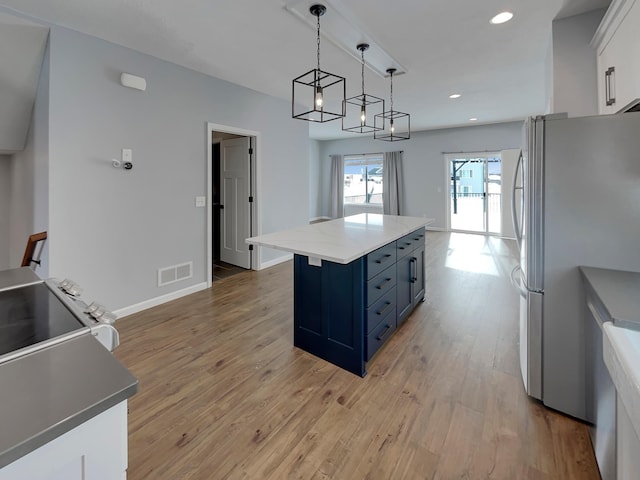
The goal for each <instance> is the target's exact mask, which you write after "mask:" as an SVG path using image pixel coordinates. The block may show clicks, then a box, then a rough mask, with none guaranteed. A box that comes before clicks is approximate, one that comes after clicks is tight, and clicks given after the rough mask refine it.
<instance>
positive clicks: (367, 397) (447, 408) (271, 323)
mask: <svg viewBox="0 0 640 480" xmlns="http://www.w3.org/2000/svg"><path fill="white" fill-rule="evenodd" d="M513 265H515V260H514V254H513V247H512V246H511V245H510V244H509V243H506V242H504V241H502V240H499V239H492V238H486V237H483V236H477V235H465V234H448V233H437V232H429V233H428V234H427V301H426V302H425V303H424V304H422V305H420V306H419V307H418V308H417V310H416V311H415V312H414V313H413V315H412V316H411V317H410V319H409V320H408V321H407V322H406V323H405V324H404V325H403V326H402V328H400V329H399V330H398V331H397V332H396V333H395V334H394V336H393V337H392V338H391V340H390V341H389V342H388V343H387V345H385V346H384V347H383V348H382V349H381V351H380V352H379V353H378V354H377V355H376V357H374V359H373V360H372V361H371V362H369V364H368V372H369V373H368V375H367V376H366V377H365V378H359V377H357V376H354V375H352V374H350V373H347V372H345V371H343V370H341V369H339V368H337V367H334V366H333V365H331V364H328V363H326V362H324V361H323V360H320V359H317V358H315V357H313V356H312V355H310V354H307V353H306V352H302V351H300V350H298V349H295V348H294V347H293V346H292V338H293V329H292V325H293V318H292V316H293V305H292V297H293V282H292V276H293V272H292V270H293V266H292V263H291V262H287V263H285V264H281V265H278V266H276V267H272V268H269V269H267V270H264V271H261V272H251V271H248V272H245V273H241V274H238V275H235V276H233V277H230V278H227V279H223V280H220V281H218V282H216V283H215V285H214V287H213V289H210V290H206V291H202V292H199V293H196V294H193V295H190V296H188V297H185V298H182V299H179V300H176V301H174V302H171V303H168V304H165V305H162V306H159V307H156V308H154V309H150V310H147V311H145V312H142V313H139V314H136V315H132V316H129V317H127V318H126V319H123V320H121V321H119V322H118V324H117V328H118V330H119V331H120V333H121V346H120V347H119V348H118V350H117V351H116V354H117V357H118V358H120V360H121V361H122V362H123V363H124V364H125V365H126V366H127V367H128V368H129V369H130V370H131V371H132V372H133V373H134V374H135V375H136V376H137V377H138V378H139V380H140V391H139V393H138V394H137V395H136V396H134V397H133V398H132V399H131V400H130V404H129V407H130V415H129V476H128V478H129V480H140V479H172V480H173V479H207V480H211V479H213V480H218V479H227V478H229V479H240V478H242V479H260V480H261V479H289V478H296V479H298V478H299V479H340V480H357V479H432V478H435V479H458V478H464V479H509V480H512V479H562V480H574V479H575V480H583V479H584V480H588V479H597V478H599V476H598V473H597V467H596V464H595V460H594V457H593V454H592V451H591V445H590V441H589V435H588V433H587V428H586V427H585V426H584V425H583V424H581V423H579V422H576V421H575V420H572V419H570V418H567V417H565V416H563V415H561V414H559V413H556V412H553V411H550V410H548V409H546V408H544V407H543V406H541V405H540V404H539V403H538V402H536V401H532V400H530V399H529V398H527V396H526V395H525V392H524V390H523V387H522V381H521V379H520V376H519V367H518V355H517V343H516V342H517V337H518V335H517V315H518V297H517V294H516V292H515V290H514V289H513V288H512V287H511V285H510V284H509V280H508V274H509V272H510V270H511V268H512V266H513Z"/></svg>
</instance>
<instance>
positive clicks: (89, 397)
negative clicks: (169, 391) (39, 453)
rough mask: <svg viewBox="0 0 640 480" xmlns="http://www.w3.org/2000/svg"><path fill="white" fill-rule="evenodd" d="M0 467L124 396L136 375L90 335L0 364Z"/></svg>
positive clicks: (129, 392) (133, 389)
mask: <svg viewBox="0 0 640 480" xmlns="http://www.w3.org/2000/svg"><path fill="white" fill-rule="evenodd" d="M0 385H1V386H2V387H1V388H0V425H1V426H2V427H1V428H0V468H2V467H4V466H6V465H8V464H9V463H11V462H13V461H15V460H17V459H18V458H20V457H22V456H24V455H26V454H27V453H29V452H31V451H33V450H35V449H37V448H39V447H41V446H42V445H44V444H45V443H47V442H49V441H51V440H53V439H55V438H57V437H59V436H60V435H62V434H64V433H66V432H68V431H69V430H71V429H73V428H75V427H77V426H78V425H80V424H82V423H84V422H85V421H87V420H89V419H91V418H93V417H94V416H96V415H98V414H99V413H102V412H104V411H105V410H107V409H109V408H111V407H112V406H114V405H116V404H118V403H120V402H122V401H123V400H126V399H127V398H129V397H131V396H132V395H134V394H135V393H136V392H137V390H138V381H137V379H136V378H135V377H134V376H133V375H132V374H131V373H130V372H129V371H128V370H127V369H126V368H125V367H124V366H123V365H122V364H121V363H120V362H119V361H118V360H117V359H116V358H115V357H114V356H113V355H112V354H111V353H110V352H109V351H108V350H107V349H105V348H104V347H103V346H102V345H101V344H100V343H99V342H98V341H97V340H96V339H94V338H93V336H92V335H89V334H88V335H83V336H80V337H76V338H73V339H71V340H68V341H65V342H62V343H60V344H57V345H55V346H52V347H49V348H45V349H43V350H40V351H37V352H35V353H32V354H30V355H25V356H23V357H20V358H17V359H15V360H12V361H9V362H7V363H5V364H3V365H1V366H0Z"/></svg>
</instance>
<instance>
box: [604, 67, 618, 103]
mask: <svg viewBox="0 0 640 480" xmlns="http://www.w3.org/2000/svg"><path fill="white" fill-rule="evenodd" d="M615 72H616V69H615V67H609V68H608V69H607V71H606V72H605V74H604V91H605V100H606V105H607V107H610V106H611V105H613V104H614V103H616V97H615V91H614V92H613V93H612V90H615ZM611 77H613V80H614V83H613V87H614V89H612V88H611V86H612V83H611Z"/></svg>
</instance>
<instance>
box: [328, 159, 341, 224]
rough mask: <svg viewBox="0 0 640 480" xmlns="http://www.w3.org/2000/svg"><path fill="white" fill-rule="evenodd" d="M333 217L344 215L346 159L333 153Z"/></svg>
mask: <svg viewBox="0 0 640 480" xmlns="http://www.w3.org/2000/svg"><path fill="white" fill-rule="evenodd" d="M330 213H331V218H342V217H344V159H343V158H342V155H331V212H330Z"/></svg>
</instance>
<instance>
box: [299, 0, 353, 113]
mask: <svg viewBox="0 0 640 480" xmlns="http://www.w3.org/2000/svg"><path fill="white" fill-rule="evenodd" d="M326 11H327V9H326V7H325V6H324V5H319V4H317V5H312V6H311V8H309V12H311V15H314V16H315V17H318V28H317V40H316V44H317V60H318V64H317V68H314V69H313V70H309V71H308V72H307V73H305V74H303V75H300V76H299V77H297V78H294V79H293V87H292V98H291V114H292V116H293V118H297V119H299V120H306V121H308V122H320V123H324V122H330V121H331V120H337V119H338V118H342V117H344V115H345V112H344V108H345V107H344V99H345V97H346V93H347V89H346V82H345V79H344V77H341V76H339V75H334V74H333V73H329V72H325V71H323V70H322V69H321V68H320V17H321V16H322V15H324V13H325V12H326Z"/></svg>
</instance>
